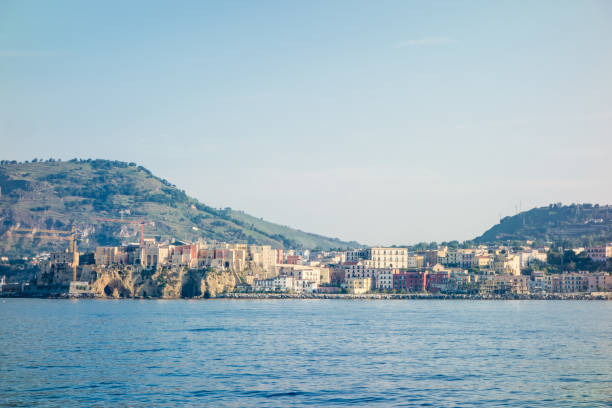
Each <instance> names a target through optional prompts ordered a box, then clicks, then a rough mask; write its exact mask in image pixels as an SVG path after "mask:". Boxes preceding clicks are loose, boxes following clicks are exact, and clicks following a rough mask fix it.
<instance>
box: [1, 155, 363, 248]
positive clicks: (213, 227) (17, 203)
mask: <svg viewBox="0 0 612 408" xmlns="http://www.w3.org/2000/svg"><path fill="white" fill-rule="evenodd" d="M121 217H124V218H125V219H130V220H139V219H141V218H143V217H144V218H145V220H146V223H145V237H156V238H157V239H160V240H166V239H169V240H171V239H178V240H187V241H193V240H196V239H198V238H203V239H207V240H217V241H226V242H243V243H251V244H268V245H272V246H274V247H276V248H309V249H312V248H316V247H318V248H323V249H327V248H340V247H342V248H346V247H356V246H358V244H357V243H356V242H343V241H341V240H339V239H336V238H327V237H324V236H321V235H315V234H310V233H305V232H302V231H298V230H294V229H291V228H289V227H283V226H280V225H276V224H273V223H270V222H266V221H263V220H261V219H258V218H255V217H252V216H250V215H247V214H244V213H243V212H239V211H234V210H231V209H229V208H228V209H225V210H218V209H214V208H212V207H209V206H207V205H205V204H202V203H200V202H199V201H198V200H196V199H194V198H191V197H189V196H188V195H187V194H186V193H185V192H184V191H182V190H179V189H178V188H176V186H174V185H172V184H170V183H169V182H167V181H166V180H163V179H161V178H159V177H156V176H154V175H153V174H151V172H150V171H149V170H147V169H145V168H144V167H142V166H137V165H136V164H135V163H125V162H118V161H108V160H76V159H75V160H71V161H68V162H61V161H45V162H38V161H37V162H30V163H17V162H15V161H12V162H9V161H2V162H1V163H0V254H3V255H9V256H18V255H19V256H20V255H32V254H35V253H38V252H41V251H45V250H51V249H57V248H64V247H65V246H66V243H65V242H62V241H52V240H48V239H40V238H39V235H32V234H27V233H24V232H16V231H15V229H19V228H39V229H57V230H69V229H70V228H72V227H75V228H76V229H77V230H78V232H79V235H80V236H81V238H80V241H79V245H80V247H81V248H82V249H92V248H94V247H95V246H98V245H117V244H120V243H125V242H137V241H138V232H139V229H140V226H139V225H138V224H122V223H111V222H105V221H99V220H95V219H94V218H113V219H118V218H121Z"/></svg>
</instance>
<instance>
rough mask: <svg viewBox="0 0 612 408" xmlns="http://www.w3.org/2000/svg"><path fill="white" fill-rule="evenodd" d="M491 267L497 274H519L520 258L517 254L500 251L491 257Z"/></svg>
mask: <svg viewBox="0 0 612 408" xmlns="http://www.w3.org/2000/svg"><path fill="white" fill-rule="evenodd" d="M493 269H494V270H495V273H498V274H510V275H520V274H521V259H520V258H519V256H518V255H515V254H508V253H507V252H506V253H500V254H498V255H495V257H494V258H493Z"/></svg>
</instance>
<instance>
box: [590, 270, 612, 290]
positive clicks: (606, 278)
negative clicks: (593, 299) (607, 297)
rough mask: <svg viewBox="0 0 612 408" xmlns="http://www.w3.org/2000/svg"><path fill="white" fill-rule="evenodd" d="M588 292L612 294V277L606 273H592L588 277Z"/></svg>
mask: <svg viewBox="0 0 612 408" xmlns="http://www.w3.org/2000/svg"><path fill="white" fill-rule="evenodd" d="M586 279H587V291H589V292H610V291H612V275H610V274H609V273H605V272H599V273H591V274H589V275H587V277H586Z"/></svg>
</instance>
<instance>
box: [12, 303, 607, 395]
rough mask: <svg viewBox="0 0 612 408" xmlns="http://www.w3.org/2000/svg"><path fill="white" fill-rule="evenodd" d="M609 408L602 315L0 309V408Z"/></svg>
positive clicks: (573, 309)
mask: <svg viewBox="0 0 612 408" xmlns="http://www.w3.org/2000/svg"><path fill="white" fill-rule="evenodd" d="M306 405H310V406H368V407H371V406H406V407H412V406H415V407H475V406H478V407H498V406H508V407H611V406H612V302H600V301H592V302H583V301H460V300H453V301H436V300H410V301H401V300H391V301H382V300H363V301H360V300H206V301H185V300H176V301H174V300H108V301H101V300H37V299H4V300H0V406H11V407H13V406H28V407H30V406H60V407H68V406H112V407H115V406H146V407H152V406H215V407H219V406H229V407H234V406H235V407H242V406H258V407H260V406H261V407H265V406H270V407H277V406H306Z"/></svg>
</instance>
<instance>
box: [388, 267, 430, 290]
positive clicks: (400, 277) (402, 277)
mask: <svg viewBox="0 0 612 408" xmlns="http://www.w3.org/2000/svg"><path fill="white" fill-rule="evenodd" d="M426 287H427V277H426V273H425V272H408V271H401V272H398V273H396V274H394V275H393V290H397V291H401V290H405V291H408V292H424V291H425V289H426Z"/></svg>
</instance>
